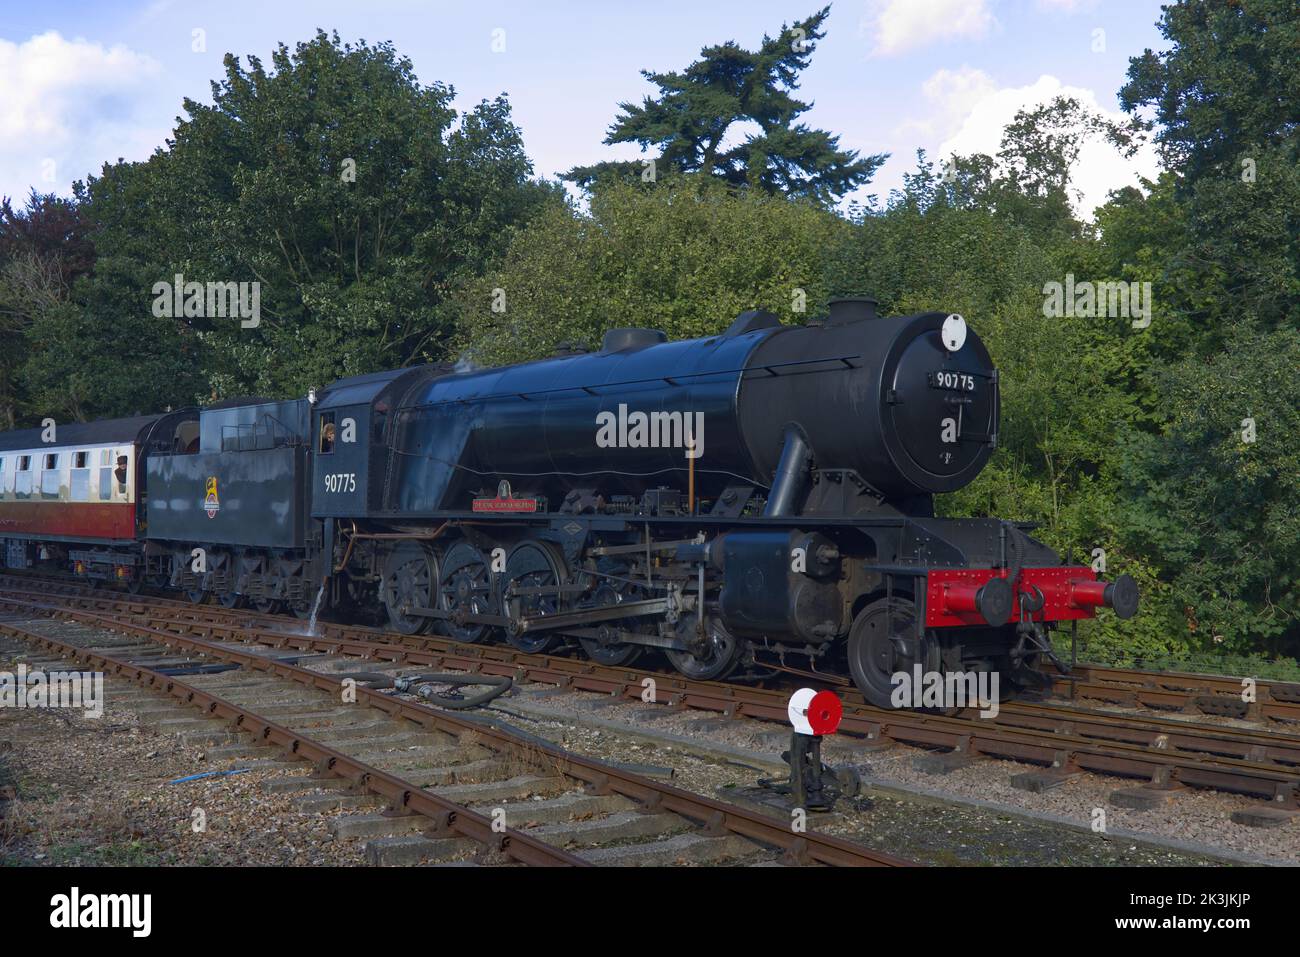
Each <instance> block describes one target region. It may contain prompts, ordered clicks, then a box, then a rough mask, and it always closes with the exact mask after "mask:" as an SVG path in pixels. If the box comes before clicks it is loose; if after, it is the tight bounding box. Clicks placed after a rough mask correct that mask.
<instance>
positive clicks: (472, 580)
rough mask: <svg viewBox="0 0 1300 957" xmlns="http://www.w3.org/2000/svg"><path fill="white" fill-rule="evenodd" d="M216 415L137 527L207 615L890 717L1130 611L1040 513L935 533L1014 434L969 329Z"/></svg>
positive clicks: (480, 374)
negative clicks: (384, 623) (1044, 535)
mask: <svg viewBox="0 0 1300 957" xmlns="http://www.w3.org/2000/svg"><path fill="white" fill-rule="evenodd" d="M198 418H199V441H198V442H197V443H191V444H190V445H188V446H186V447H185V448H183V449H182V448H181V447H180V443H177V444H176V447H175V450H174V453H173V454H171V455H166V454H159V453H155V454H153V455H152V456H151V457H150V458H149V460H148V474H147V508H148V516H147V517H148V520H147V524H146V528H147V531H146V532H145V533H144V535H143V536H142V537H143V541H142V548H143V551H144V558H143V562H142V565H143V571H144V574H145V575H147V576H148V577H150V578H152V579H153V581H154V582H155V584H160V585H169V586H171V587H178V588H182V589H184V590H186V591H187V592H188V593H189V594H190V596H191V597H192V598H193V599H195V600H203V599H205V598H206V597H207V596H209V595H215V596H216V597H217V598H218V599H219V600H221V601H222V602H224V603H226V604H231V605H233V604H237V603H240V602H244V601H249V602H252V603H254V604H256V605H257V606H259V607H262V608H268V609H269V608H272V607H277V606H283V607H288V608H291V609H293V610H294V611H296V612H298V613H299V614H304V615H305V614H309V613H311V612H312V611H314V610H319V608H320V607H325V606H328V607H331V608H334V609H338V610H340V611H341V612H346V611H348V610H351V611H364V610H366V609H379V608H382V609H383V610H384V612H385V613H386V615H387V618H388V621H389V623H390V624H391V627H393V628H395V629H397V630H399V631H402V632H406V633H416V632H421V631H426V630H434V631H438V632H441V633H444V634H447V635H450V636H452V637H455V638H458V639H460V640H463V641H471V642H472V641H484V640H490V639H493V638H503V639H504V640H507V641H509V642H510V643H511V644H513V645H515V646H517V647H519V648H521V649H524V650H527V651H534V652H540V651H548V650H554V649H556V648H558V647H560V646H572V647H580V648H581V649H582V651H583V652H584V653H585V654H586V655H588V656H590V657H591V658H593V659H594V660H596V661H599V662H602V663H606V664H624V663H629V662H631V661H632V660H633V659H635V658H636V657H637V656H638V655H640V654H642V653H644V652H646V651H647V650H649V649H660V650H662V651H663V652H664V653H665V654H666V656H667V657H668V659H669V661H671V663H672V664H673V666H674V667H676V668H677V669H678V670H679V671H681V672H682V673H684V674H686V675H688V676H691V677H695V678H705V679H718V678H725V677H727V676H729V675H731V674H732V673H734V672H737V671H744V672H748V673H761V672H763V671H764V670H768V669H794V670H802V671H807V670H816V671H820V672H836V671H843V670H847V671H848V673H850V674H851V675H852V677H853V679H854V681H855V682H856V684H857V685H858V687H859V688H860V689H861V690H862V692H863V693H864V695H866V697H867V698H868V699H870V700H871V701H873V702H875V703H877V704H880V705H888V704H889V703H890V693H891V690H892V687H893V677H894V676H895V675H896V674H897V673H899V672H907V673H909V674H910V673H912V672H913V669H915V668H916V667H917V666H920V667H921V668H923V669H924V670H925V671H927V672H931V673H943V672H957V671H961V672H981V671H997V672H998V673H1000V674H1001V675H1002V676H1003V677H1004V679H1008V680H1006V682H1005V684H1004V687H1005V685H1006V684H1014V683H1015V682H1017V681H1019V680H1021V679H1024V678H1025V677H1026V676H1028V675H1029V674H1030V673H1031V669H1030V666H1031V665H1033V664H1034V663H1035V661H1036V659H1037V657H1038V656H1039V655H1040V654H1044V653H1049V649H1050V645H1049V643H1048V631H1049V630H1050V629H1051V628H1054V627H1056V626H1057V624H1058V623H1060V622H1062V621H1068V620H1072V619H1078V618H1085V617H1091V616H1092V615H1093V614H1094V613H1095V609H1096V608H1097V607H1099V606H1108V607H1111V608H1113V609H1114V610H1115V612H1116V613H1117V614H1119V615H1121V616H1124V617H1127V616H1129V615H1132V614H1133V613H1134V612H1135V611H1136V606H1137V591H1136V587H1135V586H1134V584H1133V581H1132V579H1130V578H1128V577H1127V576H1121V577H1120V578H1119V579H1117V580H1116V581H1114V582H1109V583H1108V582H1102V581H1098V580H1097V577H1096V575H1095V574H1094V573H1093V572H1092V570H1091V569H1090V568H1088V567H1084V566H1071V565H1063V564H1062V563H1061V560H1060V558H1059V556H1057V555H1056V554H1055V553H1054V552H1053V551H1052V550H1050V549H1049V548H1047V547H1046V546H1044V545H1042V544H1041V543H1039V542H1036V541H1035V540H1033V539H1032V538H1031V537H1029V535H1028V534H1026V531H1025V530H1024V529H1023V528H1022V527H1021V526H1020V525H1018V524H1016V523H1013V522H1009V521H1005V520H1000V519H993V518H988V519H945V518H936V517H935V515H934V499H933V496H934V495H935V494H938V493H944V492H951V491H954V490H957V489H959V488H961V487H963V486H965V485H966V484H968V483H969V482H971V481H972V480H973V479H974V478H975V477H976V476H977V475H978V474H979V472H980V470H981V469H982V468H983V466H984V464H985V463H986V462H987V460H988V458H989V456H990V455H991V454H992V452H993V450H994V449H995V448H996V446H997V440H998V422H999V400H998V375H997V371H996V369H995V368H994V367H993V365H992V362H991V361H990V358H989V355H988V352H987V351H986V349H985V348H984V345H983V343H982V342H981V341H980V339H979V337H978V335H976V334H975V333H974V332H973V331H972V330H970V329H969V328H968V327H967V325H966V323H965V322H964V320H963V319H962V318H961V317H960V316H956V315H950V314H948V313H943V312H933V313H923V314H919V315H911V316H900V317H882V316H877V315H876V314H875V309H874V303H873V302H872V301H871V300H868V299H841V300H837V301H834V302H833V303H832V304H831V306H830V310H829V315H828V317H827V318H826V319H825V320H824V321H821V322H814V323H809V324H808V325H804V326H787V325H782V324H781V323H780V322H778V320H777V319H776V318H775V317H774V316H772V315H770V314H768V313H765V312H761V311H755V312H748V313H745V314H743V315H741V316H740V317H739V318H737V319H736V321H735V322H733V323H732V325H731V326H730V327H729V328H728V329H727V330H726V331H725V332H723V333H722V334H720V335H717V336H711V337H708V338H703V339H696V340H689V341H677V342H668V341H666V338H665V336H664V335H663V334H662V333H660V332H657V331H654V330H650V329H615V330H612V331H611V332H609V333H607V334H606V336H605V339H604V342H603V344H602V347H601V348H600V350H599V351H594V352H584V351H580V350H572V349H571V350H567V351H566V352H565V353H564V354H561V355H557V356H554V357H552V358H549V359H545V360H541V361H537V362H530V363H525V364H521V365H514V366H508V367H504V368H494V369H483V370H474V371H458V370H457V369H455V368H453V367H450V366H423V367H417V368H412V369H404V370H397V371H394V372H387V373H377V374H374V375H369V376H361V377H356V378H353V379H347V380H342V381H340V382H337V383H335V384H333V385H331V386H329V387H328V388H326V389H323V390H320V392H319V393H314V394H313V395H312V396H310V397H309V398H308V399H303V400H297V401H293V402H282V403H259V402H248V403H235V404H228V405H227V406H225V407H223V408H215V409H205V410H202V411H201V412H200V413H199V415H198ZM191 428H192V426H191ZM214 505H215V508H214V507H213V506H214ZM196 549H198V550H199V551H200V553H201V555H202V558H203V561H202V562H201V563H200V564H199V565H197V566H196V565H195V563H194V561H193V559H192V556H193V555H194V553H195V550H196Z"/></svg>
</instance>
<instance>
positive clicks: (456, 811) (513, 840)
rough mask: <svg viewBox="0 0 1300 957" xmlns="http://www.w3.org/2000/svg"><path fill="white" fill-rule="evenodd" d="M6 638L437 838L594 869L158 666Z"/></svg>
mask: <svg viewBox="0 0 1300 957" xmlns="http://www.w3.org/2000/svg"><path fill="white" fill-rule="evenodd" d="M0 634H3V635H7V636H8V637H10V638H16V639H18V640H20V641H24V642H27V643H29V644H33V645H36V646H37V647H40V648H44V649H46V650H48V651H52V652H54V653H55V654H57V655H59V656H60V657H64V658H68V659H71V660H73V661H76V662H79V663H81V664H83V665H87V666H89V667H92V668H98V669H100V670H101V671H103V672H104V673H105V674H111V675H114V676H116V677H119V678H125V679H127V680H130V681H134V682H135V683H136V684H138V685H141V686H142V687H144V688H147V689H149V690H151V691H155V692H159V693H161V694H168V695H171V696H172V697H174V698H179V699H180V700H181V701H182V702H184V703H185V704H188V705H192V706H194V707H196V708H199V709H200V710H201V711H202V712H203V713H204V714H205V715H206V716H208V717H211V718H219V719H222V720H224V721H226V722H228V723H229V724H230V725H231V727H232V728H233V729H234V730H236V731H247V732H249V733H251V734H252V736H253V738H254V739H255V740H256V741H257V742H258V743H259V744H267V745H274V746H276V747H279V748H280V749H282V750H283V751H285V752H287V753H288V754H290V755H292V756H293V757H296V758H301V759H302V760H304V761H309V762H312V763H313V764H315V765H316V767H317V769H318V770H321V771H326V772H328V773H330V774H332V775H334V776H335V777H339V778H343V779H344V780H346V781H349V782H351V783H352V784H353V786H355V787H357V788H360V789H362V790H364V791H368V792H370V793H371V794H375V795H377V796H379V797H382V798H384V799H385V800H387V801H388V804H389V807H391V808H392V809H393V810H399V811H409V812H411V813H414V814H419V815H420V816H422V817H426V818H429V819H430V820H431V821H432V822H433V827H432V829H431V830H430V831H429V832H427V833H429V835H430V836H434V837H439V836H442V837H453V836H460V837H464V838H468V839H469V840H472V841H475V842H476V843H479V844H482V845H484V846H486V847H488V848H490V849H492V850H496V851H499V852H501V853H503V854H505V855H507V856H509V857H511V858H513V859H514V860H517V861H519V862H520V863H522V864H529V865H532V866H545V867H590V866H591V865H590V863H589V862H587V861H584V860H583V859H582V858H580V857H577V856H576V855H574V854H570V853H569V852H568V851H565V850H563V849H561V848H558V847H552V846H551V845H549V844H545V843H543V842H542V841H539V840H537V838H535V837H532V836H530V835H528V834H525V833H523V832H521V831H517V830H514V829H513V828H507V829H506V830H505V831H504V832H497V831H494V830H493V827H492V821H491V819H489V818H487V817H484V816H483V815H482V814H479V813H477V812H475V811H471V810H470V809H469V808H466V807H462V806H461V805H459V804H455V803H453V802H452V801H448V800H447V799H446V798H442V797H439V796H438V795H437V794H434V793H432V792H430V791H426V790H424V789H423V788H421V787H420V786H419V785H416V784H412V783H411V782H410V781H406V780H404V779H402V778H400V777H398V776H397V775H395V774H390V773H389V772H387V771H382V770H380V769H379V768H376V767H373V766H372V765H369V764H366V763H365V762H364V761H358V760H357V759H356V758H354V757H351V756H349V755H347V754H344V753H343V752H342V751H339V750H336V749H335V748H331V747H329V746H328V745H325V744H322V743H321V742H319V741H315V740H313V739H312V738H310V737H308V736H306V735H304V734H302V733H301V732H298V731H294V730H292V729H291V728H287V727H285V726H284V725H280V724H276V723H275V722H274V721H271V720H269V719H267V718H265V717H263V716H262V715H259V714H258V713H257V712H255V711H253V710H252V709H250V708H246V707H243V706H242V705H238V704H235V703H234V702H232V701H229V700H227V699H225V698H222V697H220V696H219V695H215V694H213V693H212V692H210V691H205V690H203V689H201V688H197V687H195V686H193V685H190V684H186V683H185V682H184V681H181V680H179V679H177V678H174V677H171V676H168V675H164V674H162V673H161V672H158V671H154V670H153V669H152V668H147V667H145V666H144V665H141V664H137V663H134V662H130V661H124V660H122V659H120V658H115V657H113V656H112V655H107V654H104V653H102V652H97V651H93V650H90V649H87V648H83V647H80V646H78V645H73V644H69V643H68V642H65V641H60V640H59V639H57V638H53V637H50V636H48V635H42V634H38V633H36V632H32V631H28V630H26V629H24V628H19V627H17V626H15V625H13V624H10V623H8V622H0Z"/></svg>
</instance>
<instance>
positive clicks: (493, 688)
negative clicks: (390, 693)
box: [338, 671, 515, 711]
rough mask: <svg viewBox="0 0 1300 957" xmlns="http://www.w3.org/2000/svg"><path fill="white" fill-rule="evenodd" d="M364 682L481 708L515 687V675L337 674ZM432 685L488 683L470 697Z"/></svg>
mask: <svg viewBox="0 0 1300 957" xmlns="http://www.w3.org/2000/svg"><path fill="white" fill-rule="evenodd" d="M338 677H339V678H341V679H346V678H351V679H352V680H353V681H358V682H364V683H365V684H367V685H369V686H370V687H372V688H392V689H393V690H395V691H400V692H403V693H414V694H417V695H419V696H420V697H421V698H423V699H425V700H426V701H431V702H433V703H434V704H437V705H438V706H439V707H442V708H450V709H452V710H455V711H459V710H462V709H465V708H481V707H483V705H485V704H487V703H488V702H489V701H492V700H494V699H496V698H499V697H501V695H503V694H505V693H506V692H507V691H509V690H510V689H511V688H513V687H514V684H515V679H514V678H511V677H509V676H508V675H469V674H465V673H463V672H456V673H433V674H424V675H399V676H398V677H393V676H392V675H386V674H383V673H382V672H378V671H354V672H350V673H348V674H345V675H339V676H338ZM430 685H450V686H451V687H453V688H461V687H465V686H466V685H487V686H488V687H487V688H486V690H484V691H480V692H479V693H478V694H475V695H470V696H469V697H468V698H448V697H444V696H443V695H442V694H438V693H435V692H434V691H433V690H432V689H431V688H430Z"/></svg>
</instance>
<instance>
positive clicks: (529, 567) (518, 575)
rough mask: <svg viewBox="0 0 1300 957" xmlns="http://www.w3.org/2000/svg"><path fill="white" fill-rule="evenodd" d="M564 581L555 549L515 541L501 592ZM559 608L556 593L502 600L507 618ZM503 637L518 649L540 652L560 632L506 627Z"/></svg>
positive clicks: (548, 611)
mask: <svg viewBox="0 0 1300 957" xmlns="http://www.w3.org/2000/svg"><path fill="white" fill-rule="evenodd" d="M563 581H564V571H563V565H562V563H561V561H560V558H559V555H558V554H557V552H556V550H555V549H553V548H551V546H550V545H548V544H546V543H544V542H523V543H522V544H519V545H516V546H515V548H514V551H512V552H511V553H510V557H509V558H507V559H506V576H505V584H504V585H503V587H502V594H503V595H507V596H508V595H509V594H510V590H511V589H512V588H514V589H534V588H543V589H544V588H552V587H555V586H558V585H559V584H561V583H562V582H563ZM559 610H560V596H559V595H558V594H523V595H518V596H516V597H514V598H507V600H506V614H507V615H508V616H509V617H511V618H537V617H539V616H542V615H554V614H555V613H556V612H558V611H559ZM506 638H507V640H509V642H510V644H512V645H514V646H515V647H516V648H518V649H519V650H520V651H525V652H528V653H529V654H541V653H542V652H544V651H547V650H549V649H550V648H552V647H554V646H555V644H556V642H557V641H559V639H560V636H559V635H558V634H557V633H556V632H553V631H542V632H537V633H536V634H534V633H531V632H524V633H523V634H515V633H514V632H513V631H508V632H507V634H506Z"/></svg>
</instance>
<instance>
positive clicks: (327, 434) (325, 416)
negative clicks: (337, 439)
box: [317, 412, 334, 455]
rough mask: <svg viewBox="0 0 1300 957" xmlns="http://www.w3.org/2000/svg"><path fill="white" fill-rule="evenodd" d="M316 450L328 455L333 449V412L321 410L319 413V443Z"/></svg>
mask: <svg viewBox="0 0 1300 957" xmlns="http://www.w3.org/2000/svg"><path fill="white" fill-rule="evenodd" d="M317 451H319V452H320V454H321V455H329V454H330V453H331V452H333V451H334V413H333V412H322V413H321V415H320V444H319V445H318V446H317Z"/></svg>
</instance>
